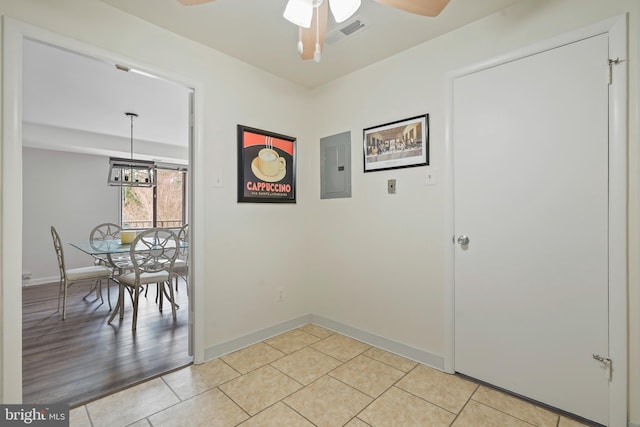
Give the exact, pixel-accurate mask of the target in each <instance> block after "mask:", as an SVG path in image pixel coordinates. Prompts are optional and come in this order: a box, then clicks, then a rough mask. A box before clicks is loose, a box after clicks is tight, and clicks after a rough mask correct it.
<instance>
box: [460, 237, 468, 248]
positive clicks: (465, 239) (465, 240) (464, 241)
mask: <svg viewBox="0 0 640 427" xmlns="http://www.w3.org/2000/svg"><path fill="white" fill-rule="evenodd" d="M458 244H459V245H462V246H464V245H468V244H469V237H468V236H460V237H458Z"/></svg>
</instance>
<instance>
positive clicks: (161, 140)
mask: <svg viewBox="0 0 640 427" xmlns="http://www.w3.org/2000/svg"><path fill="white" fill-rule="evenodd" d="M101 1H102V2H104V3H106V4H109V5H112V6H114V7H116V8H118V9H122V10H123V11H125V12H127V13H130V14H133V15H136V16H139V17H140V18H142V19H144V20H147V21H149V22H152V23H154V24H156V25H159V26H161V27H164V28H166V29H168V30H169V31H172V32H174V33H177V34H181V35H183V36H184V37H187V38H190V39H193V40H195V41H197V42H200V43H202V44H205V45H208V46H210V47H212V48H214V49H216V50H218V51H221V52H224V53H226V54H228V55H230V56H233V57H236V58H238V59H239V60H242V61H244V62H247V63H249V64H253V65H254V66H256V67H258V68H261V69H264V70H266V71H268V72H270V73H272V74H275V75H277V76H280V77H282V78H284V79H287V80H290V81H292V82H295V83H298V84H300V85H303V86H305V87H309V88H313V87H317V86H318V85H322V84H323V83H326V82H328V81H331V80H333V79H336V78H338V77H340V76H343V75H345V74H347V73H350V72H352V71H355V70H357V69H359V68H362V67H365V66H367V65H369V64H372V63H374V62H377V61H379V60H381V59H384V58H386V57H389V56H392V55H394V54H395V53H398V52H400V51H403V50H406V49H409V48H411V47H413V46H415V45H418V44H420V43H423V42H425V41H427V40H429V39H431V38H434V37H437V36H439V35H441V34H443V33H446V32H449V31H452V30H455V29H456V28H459V27H461V26H463V25H465V24H467V23H470V22H472V21H475V20H478V19H480V18H482V17H484V16H487V15H489V14H492V13H495V12H497V11H499V10H501V9H503V8H505V7H507V6H509V5H511V4H514V3H517V2H518V1H520V0H481V1H480V0H451V2H450V3H449V5H448V6H447V7H446V8H445V9H444V11H443V12H442V13H441V14H440V15H439V16H437V17H434V18H428V17H421V16H417V15H412V14H410V13H406V12H402V11H399V10H396V9H393V8H391V7H389V6H384V5H382V4H379V3H377V2H375V1H373V0H362V6H361V7H360V9H359V11H358V12H356V15H355V16H354V18H353V19H360V20H361V21H363V22H364V23H365V24H366V29H364V30H362V31H359V32H356V33H355V34H354V35H352V36H351V37H347V38H345V39H343V40H341V41H339V42H337V43H334V44H325V47H324V51H323V56H322V61H321V62H320V63H316V62H314V61H313V60H310V61H303V60H301V59H300V57H299V56H298V54H297V52H296V43H297V37H298V30H297V27H296V26H294V25H293V24H291V23H289V22H288V21H286V20H285V19H284V18H283V17H282V12H283V10H284V7H285V5H286V2H287V0H217V1H214V2H211V3H207V4H203V5H199V6H190V7H187V6H182V5H180V4H179V3H178V2H177V1H176V0H101ZM422 1H427V0H422ZM353 19H350V20H347V21H346V22H345V23H343V24H341V26H340V27H343V26H344V25H347V24H349V23H350V22H352V21H353ZM335 28H336V24H335V22H334V21H333V18H330V19H329V29H328V33H329V32H331V31H332V29H334V30H335ZM188 94H189V91H188V90H187V89H186V88H184V87H182V86H179V85H176V84H174V83H171V82H167V81H164V80H161V79H155V78H152V77H149V76H143V75H140V74H136V73H133V72H124V71H119V70H117V69H115V67H114V66H113V64H109V63H106V62H103V61H101V60H98V59H94V58H88V57H86V56H82V55H79V54H77V53H74V52H69V51H66V50H62V49H59V48H56V47H52V46H48V45H45V44H42V43H39V42H35V41H30V40H26V41H25V44H24V88H23V96H24V100H23V121H24V127H23V136H24V138H23V139H24V145H25V146H31V147H38V148H48V149H58V150H65V151H75V152H80V153H88V154H101V155H107V156H119V157H128V156H129V151H130V121H129V118H128V117H126V116H125V112H129V111H130V112H134V113H137V114H139V117H138V118H137V119H135V121H134V141H135V145H134V154H135V157H138V158H147V159H154V160H160V161H168V162H182V163H184V162H186V159H187V158H188V155H187V153H188V114H187V112H188V96H189V95H188Z"/></svg>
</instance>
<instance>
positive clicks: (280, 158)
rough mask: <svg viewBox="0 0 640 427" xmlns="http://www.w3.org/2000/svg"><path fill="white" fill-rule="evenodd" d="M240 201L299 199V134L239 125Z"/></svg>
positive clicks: (264, 201) (292, 200)
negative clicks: (297, 140)
mask: <svg viewBox="0 0 640 427" xmlns="http://www.w3.org/2000/svg"><path fill="white" fill-rule="evenodd" d="M238 202H241V203H242V202H249V203H295V202H296V138H294V137H292V136H287V135H281V134H279V133H275V132H269V131H266V130H262V129H256V128H253V127H249V126H244V125H238Z"/></svg>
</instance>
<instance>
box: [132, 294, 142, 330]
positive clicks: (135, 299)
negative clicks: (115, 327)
mask: <svg viewBox="0 0 640 427" xmlns="http://www.w3.org/2000/svg"><path fill="white" fill-rule="evenodd" d="M133 292H134V295H133V322H132V324H131V330H132V331H135V330H136V324H137V323H138V301H139V299H140V287H139V286H136V288H135V289H134V291H133Z"/></svg>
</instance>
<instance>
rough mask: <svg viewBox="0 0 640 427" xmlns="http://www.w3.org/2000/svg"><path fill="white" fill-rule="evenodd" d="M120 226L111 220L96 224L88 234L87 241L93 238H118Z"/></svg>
mask: <svg viewBox="0 0 640 427" xmlns="http://www.w3.org/2000/svg"><path fill="white" fill-rule="evenodd" d="M121 231H122V228H121V227H120V226H119V225H118V224H114V223H111V222H105V223H104V224H100V225H96V226H95V227H94V228H93V230H91V233H90V234H89V241H90V242H93V241H94V240H120V232H121Z"/></svg>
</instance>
